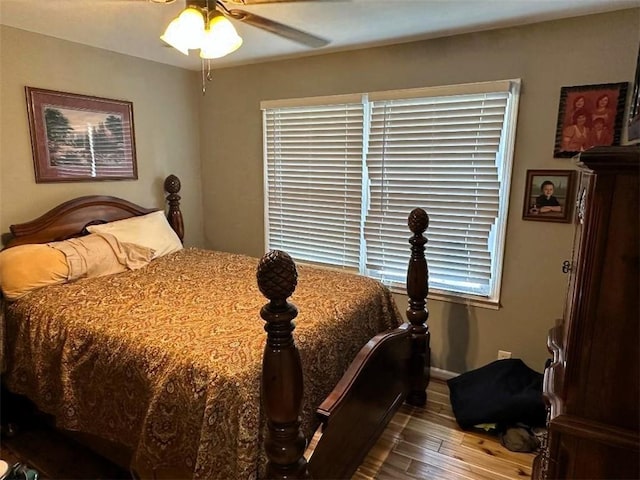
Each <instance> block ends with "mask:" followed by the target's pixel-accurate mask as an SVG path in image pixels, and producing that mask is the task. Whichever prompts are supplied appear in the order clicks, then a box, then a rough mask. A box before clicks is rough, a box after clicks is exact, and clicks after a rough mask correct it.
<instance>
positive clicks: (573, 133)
mask: <svg viewBox="0 0 640 480" xmlns="http://www.w3.org/2000/svg"><path fill="white" fill-rule="evenodd" d="M628 85H629V84H628V83H627V82H622V83H606V84H602V85H582V86H577V87H562V89H561V90H560V105H559V107H558V124H557V127H556V142H555V148H554V151H553V156H554V157H556V158H563V157H573V156H575V155H577V154H578V153H580V152H584V151H585V150H588V149H589V148H591V147H597V146H611V145H620V134H621V132H622V122H623V118H624V107H625V101H626V98H627V88H628Z"/></svg>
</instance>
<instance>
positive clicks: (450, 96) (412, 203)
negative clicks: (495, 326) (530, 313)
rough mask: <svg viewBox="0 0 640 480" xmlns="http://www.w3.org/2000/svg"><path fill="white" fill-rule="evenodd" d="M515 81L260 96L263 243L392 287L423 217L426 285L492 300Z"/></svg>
mask: <svg viewBox="0 0 640 480" xmlns="http://www.w3.org/2000/svg"><path fill="white" fill-rule="evenodd" d="M518 92H519V81H517V80H514V81H500V82H486V83H476V84H469V85H454V86H447V87H435V88H424V89H412V90H404V91H403V90H400V91H393V92H376V93H371V94H368V95H366V94H364V95H361V96H359V97H357V99H356V100H353V98H351V99H350V100H349V101H348V102H344V103H336V102H330V101H329V100H330V98H331V97H329V99H318V98H313V99H296V100H286V101H283V102H265V104H263V106H262V107H263V110H264V138H265V168H266V171H265V179H266V188H265V192H266V207H265V208H266V224H267V232H266V237H267V247H268V248H270V249H273V248H277V249H282V250H285V251H287V252H289V253H290V254H291V255H292V256H293V257H294V258H296V259H297V260H306V261H312V262H319V263H326V264H330V265H335V266H342V267H347V268H358V269H359V271H360V272H361V273H363V274H367V275H370V276H372V277H375V278H379V279H381V280H383V281H384V282H385V283H387V284H389V285H397V286H403V285H404V283H405V280H406V273H407V264H408V258H409V244H408V241H407V240H408V238H409V236H410V232H409V230H408V227H407V216H408V214H409V212H410V211H411V210H412V209H413V208H415V207H422V208H424V209H425V210H426V211H427V213H428V214H429V217H430V226H429V229H428V231H427V237H428V239H429V243H428V244H427V258H428V262H429V277H430V278H429V283H430V288H431V290H432V291H438V290H439V291H442V292H443V293H446V294H454V295H460V294H462V295H464V296H471V297H475V298H479V297H481V298H484V299H489V300H491V301H497V297H498V292H499V286H500V274H501V270H502V256H503V250H504V248H503V247H504V235H505V224H506V212H507V207H508V205H507V200H508V191H509V184H510V175H511V163H512V156H513V143H514V137H515V135H514V132H515V120H516V112H517V100H518Z"/></svg>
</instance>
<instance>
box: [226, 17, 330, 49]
mask: <svg viewBox="0 0 640 480" xmlns="http://www.w3.org/2000/svg"><path fill="white" fill-rule="evenodd" d="M222 12H223V13H224V14H225V15H227V16H229V17H231V18H233V19H234V20H238V21H240V22H244V23H246V24H248V25H253V26H254V27H258V28H261V29H262V30H266V31H267V32H271V33H274V34H276V35H279V36H281V37H284V38H288V39H289V40H293V41H294V42H297V43H301V44H303V45H307V46H309V47H313V48H318V47H324V46H325V45H328V44H329V40H327V39H325V38H321V37H317V36H315V35H312V34H310V33H307V32H303V31H302V30H298V29H297V28H293V27H290V26H288V25H285V24H283V23H280V22H276V21H275V20H270V19H268V18H265V17H261V16H260V15H255V14H253V13H249V12H245V11H244V10H237V9H223V10H222Z"/></svg>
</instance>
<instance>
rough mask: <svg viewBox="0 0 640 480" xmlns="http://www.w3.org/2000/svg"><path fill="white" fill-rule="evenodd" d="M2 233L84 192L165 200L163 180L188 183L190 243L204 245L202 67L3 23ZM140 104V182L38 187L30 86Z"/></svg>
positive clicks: (152, 202) (185, 204)
mask: <svg viewBox="0 0 640 480" xmlns="http://www.w3.org/2000/svg"><path fill="white" fill-rule="evenodd" d="M0 50H1V51H0V82H1V85H0V102H1V103H0V129H1V134H0V202H1V203H0V231H1V232H7V231H8V230H9V225H11V224H12V223H17V222H24V221H26V220H30V219H32V218H34V217H35V216H37V215H40V214H42V213H44V211H46V209H48V208H50V207H52V206H54V205H57V204H58V203H60V202H62V201H65V200H68V199H70V198H73V197H76V196H79V195H89V194H109V195H116V196H120V197H123V198H126V199H128V200H131V201H133V202H136V203H139V204H141V205H143V206H147V207H162V206H163V205H164V197H163V189H162V184H163V181H164V178H165V177H166V176H167V175H168V174H170V173H175V174H176V175H178V176H179V177H180V179H181V181H182V192H181V195H182V208H183V212H184V216H185V226H186V244H187V245H202V244H203V215H202V197H201V184H200V143H199V138H200V137H199V130H198V122H199V108H200V102H201V94H200V90H199V85H198V75H197V73H196V72H191V71H187V70H183V69H180V68H175V67H170V66H167V65H162V64H159V63H155V62H150V61H145V60H141V59H139V58H134V57H129V56H126V55H120V54H116V53H112V52H107V51H105V50H100V49H96V48H91V47H86V46H83V45H79V44H75V43H71V42H66V41H63V40H58V39H54V38H50V37H44V36H42V35H37V34H33V33H29V32H26V31H23V30H18V29H15V28H10V27H6V26H0ZM27 85H28V86H32V87H38V88H46V89H50V90H58V91H64V92H70V93H78V94H86V95H92V96H97V97H106V98H113V99H121V100H129V101H132V102H133V115H134V125H135V139H136V151H137V161H138V180H137V181H117V182H113V181H111V182H82V183H54V184H36V183H35V178H34V172H33V160H32V158H33V157H32V153H31V143H30V137H29V124H28V120H27V111H26V101H25V92H24V87H25V86H27Z"/></svg>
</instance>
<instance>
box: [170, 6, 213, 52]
mask: <svg viewBox="0 0 640 480" xmlns="http://www.w3.org/2000/svg"><path fill="white" fill-rule="evenodd" d="M203 37H204V17H203V16H202V13H201V12H200V10H198V9H196V8H192V7H189V8H186V9H184V10H183V11H182V12H181V13H180V15H179V16H178V18H175V19H173V20H172V21H171V23H170V24H169V26H168V27H167V29H166V30H165V32H164V34H162V36H161V37H160V39H161V40H163V41H165V42H167V43H168V44H169V45H171V46H172V47H173V48H175V49H176V50H179V51H181V52H182V53H184V54H185V55H189V50H190V49H195V48H200V45H201V44H202V39H203Z"/></svg>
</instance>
